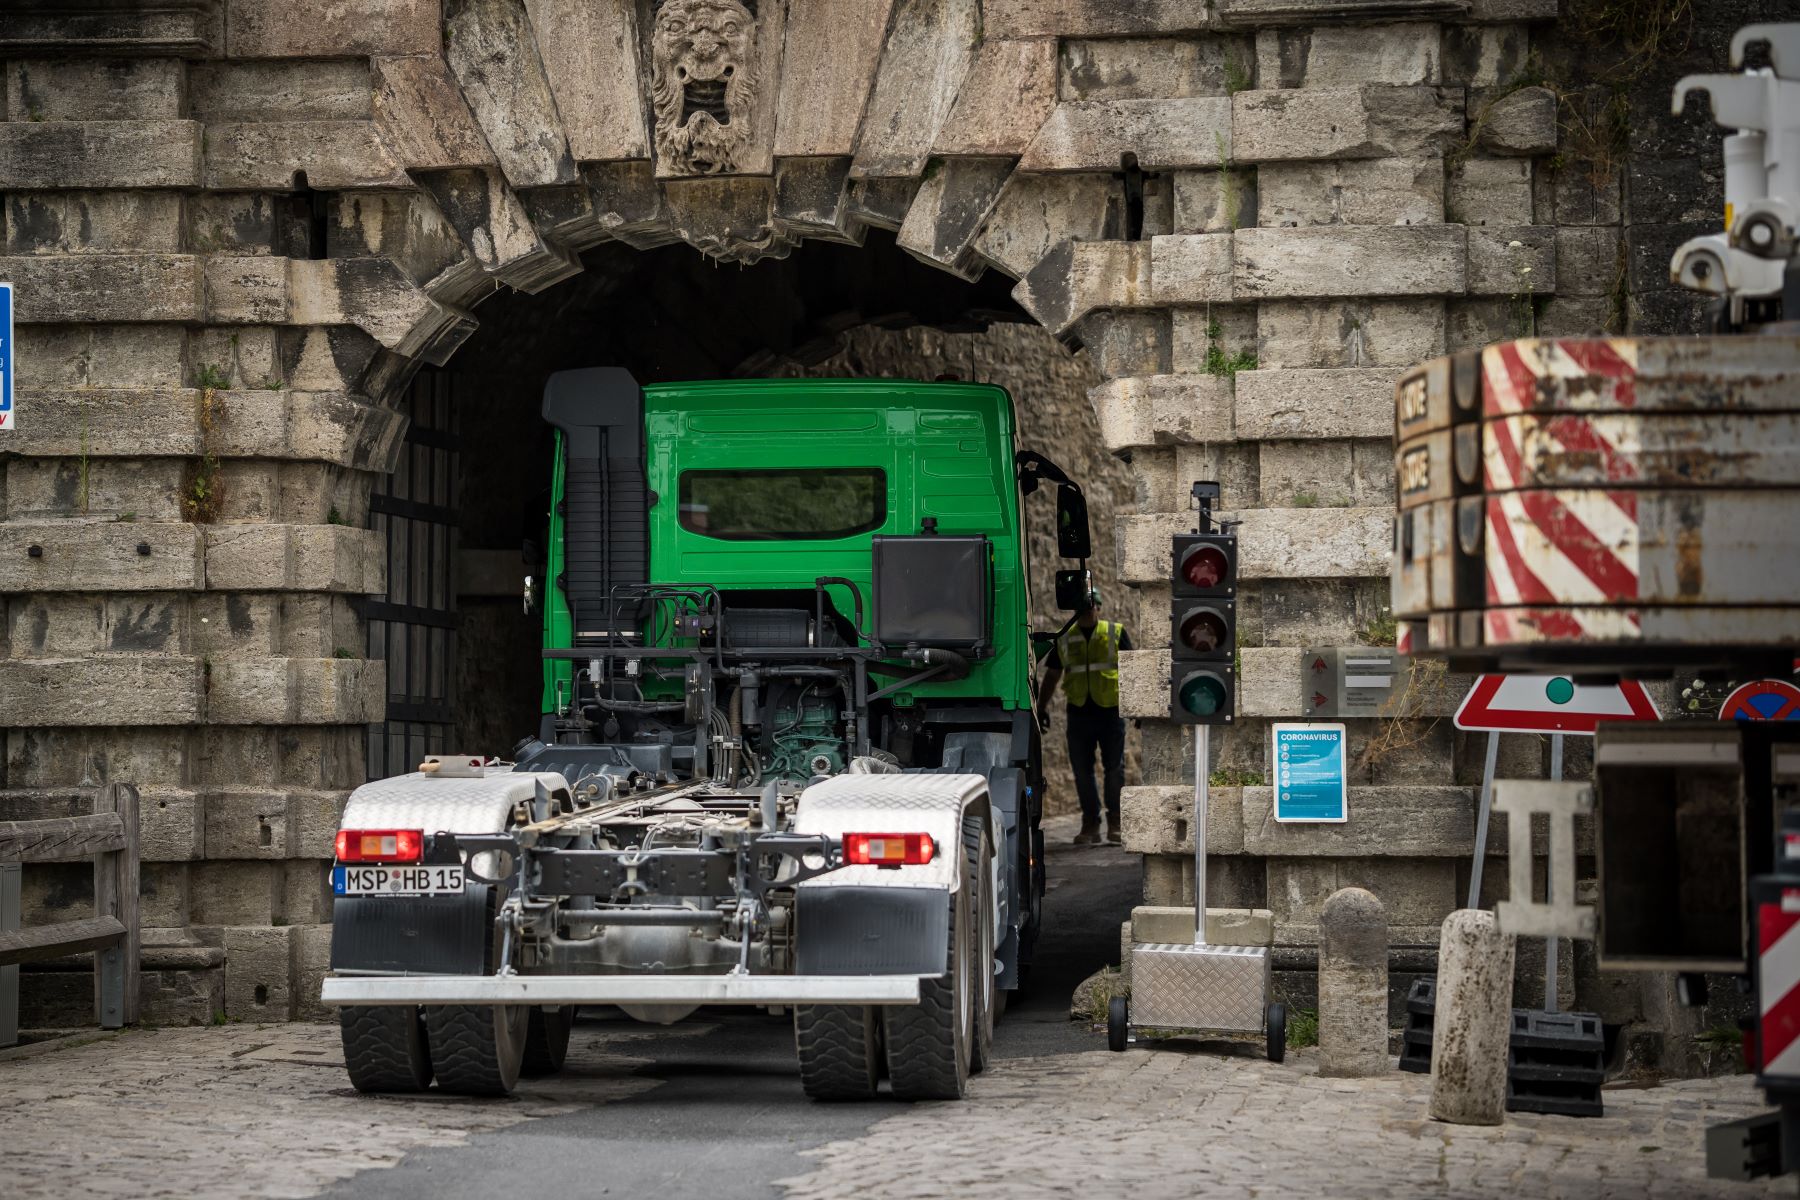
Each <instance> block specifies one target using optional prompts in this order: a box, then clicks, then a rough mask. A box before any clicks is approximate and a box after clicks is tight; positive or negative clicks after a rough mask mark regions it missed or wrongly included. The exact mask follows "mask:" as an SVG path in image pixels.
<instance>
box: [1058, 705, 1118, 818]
mask: <svg viewBox="0 0 1800 1200" xmlns="http://www.w3.org/2000/svg"><path fill="white" fill-rule="evenodd" d="M1065 711H1066V712H1067V714H1068V719H1069V765H1070V766H1071V767H1073V768H1074V769H1075V795H1076V796H1077V797H1078V798H1079V799H1080V800H1081V820H1082V823H1083V824H1086V825H1097V824H1099V823H1100V793H1099V791H1098V789H1096V788H1095V787H1094V755H1095V752H1096V751H1098V752H1099V756H1100V761H1101V764H1102V765H1103V767H1104V769H1105V776H1106V819H1107V820H1108V821H1110V822H1111V823H1112V824H1113V826H1114V827H1115V828H1117V827H1118V824H1119V791H1120V789H1122V788H1123V787H1124V786H1125V718H1124V717H1121V716H1120V715H1119V710H1118V709H1116V708H1102V707H1100V706H1099V705H1098V704H1080V705H1075V704H1071V705H1069V706H1068V707H1067V709H1066V710H1065Z"/></svg>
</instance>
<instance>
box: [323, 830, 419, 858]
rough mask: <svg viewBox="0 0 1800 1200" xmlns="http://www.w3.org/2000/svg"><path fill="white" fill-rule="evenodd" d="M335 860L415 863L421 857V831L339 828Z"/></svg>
mask: <svg viewBox="0 0 1800 1200" xmlns="http://www.w3.org/2000/svg"><path fill="white" fill-rule="evenodd" d="M337 856H338V861H339V862H397V863H404V862H418V861H419V860H420V859H421V858H423V857H424V856H425V833H424V831H423V830H419V829H340V830H338V835H337Z"/></svg>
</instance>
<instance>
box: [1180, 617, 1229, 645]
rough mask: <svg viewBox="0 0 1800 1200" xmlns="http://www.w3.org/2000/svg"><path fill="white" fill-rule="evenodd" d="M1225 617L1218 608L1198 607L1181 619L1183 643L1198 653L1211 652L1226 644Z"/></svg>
mask: <svg viewBox="0 0 1800 1200" xmlns="http://www.w3.org/2000/svg"><path fill="white" fill-rule="evenodd" d="M1226 634H1227V629H1226V625H1225V618H1224V617H1223V616H1221V615H1220V613H1219V611H1218V610H1217V609H1212V608H1196V609H1194V610H1193V611H1192V612H1190V613H1188V614H1187V615H1186V616H1184V617H1183V618H1182V619H1181V633H1180V635H1181V644H1182V645H1183V646H1186V647H1187V648H1188V649H1189V650H1192V651H1194V652H1195V653H1197V654H1211V653H1212V652H1213V651H1215V650H1217V649H1218V648H1219V647H1220V646H1223V645H1224V644H1225V637H1226Z"/></svg>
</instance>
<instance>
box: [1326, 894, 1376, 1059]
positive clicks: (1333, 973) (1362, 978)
mask: <svg viewBox="0 0 1800 1200" xmlns="http://www.w3.org/2000/svg"><path fill="white" fill-rule="evenodd" d="M1319 929H1320V932H1321V935H1322V936H1321V938H1320V942H1319V1074H1321V1075H1334V1076H1339V1077H1342V1078H1352V1079H1355V1078H1362V1077H1364V1076H1369V1075H1385V1074H1387V1073H1388V1072H1389V1071H1391V1070H1393V1069H1394V1064H1393V1060H1392V1059H1390V1058H1389V1057H1388V1019H1387V1015H1388V927H1387V914H1386V913H1385V912H1384V911H1383V910H1382V907H1381V901H1380V900H1378V899H1377V898H1376V897H1375V895H1374V894H1373V893H1372V892H1366V891H1364V890H1363V889H1362V888H1355V887H1350V888H1341V889H1339V890H1338V891H1336V892H1334V893H1332V896H1331V899H1329V900H1327V901H1325V911H1324V913H1323V915H1321V916H1320V918H1319Z"/></svg>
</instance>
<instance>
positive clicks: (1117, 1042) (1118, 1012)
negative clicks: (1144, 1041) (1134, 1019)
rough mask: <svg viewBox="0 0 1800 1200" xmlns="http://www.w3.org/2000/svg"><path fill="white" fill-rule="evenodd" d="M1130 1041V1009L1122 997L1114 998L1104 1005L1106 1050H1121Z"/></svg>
mask: <svg viewBox="0 0 1800 1200" xmlns="http://www.w3.org/2000/svg"><path fill="white" fill-rule="evenodd" d="M1130 1040H1131V1008H1130V1005H1129V1002H1128V1001H1127V1000H1126V999H1125V997H1123V996H1114V997H1113V998H1112V999H1111V1000H1110V1001H1108V1002H1107V1005H1106V1048H1107V1049H1108V1050H1123V1049H1124V1048H1125V1044H1126V1043H1127V1042H1129V1041H1130Z"/></svg>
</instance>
